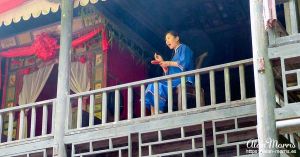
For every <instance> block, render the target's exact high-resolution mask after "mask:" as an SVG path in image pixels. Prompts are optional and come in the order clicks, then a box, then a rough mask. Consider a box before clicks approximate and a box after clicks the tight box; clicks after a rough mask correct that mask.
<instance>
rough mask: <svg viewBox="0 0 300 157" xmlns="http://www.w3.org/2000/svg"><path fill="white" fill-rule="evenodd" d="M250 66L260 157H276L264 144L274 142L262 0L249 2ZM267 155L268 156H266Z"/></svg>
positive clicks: (272, 92)
mask: <svg viewBox="0 0 300 157" xmlns="http://www.w3.org/2000/svg"><path fill="white" fill-rule="evenodd" d="M250 17H251V32H252V33H251V34H252V48H253V66H254V79H255V92H256V111H257V134H258V142H259V151H260V153H259V156H260V157H277V156H278V157H279V154H275V153H272V152H273V151H275V150H276V149H275V148H274V147H273V146H271V147H269V145H268V144H267V142H270V140H277V134H276V127H275V114H274V108H275V86H274V76H273V73H272V67H271V64H270V60H269V58H268V49H267V46H268V38H267V32H266V30H265V27H264V19H263V0H250ZM267 151H270V152H271V153H266V152H267Z"/></svg>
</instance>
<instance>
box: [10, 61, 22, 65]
mask: <svg viewBox="0 0 300 157" xmlns="http://www.w3.org/2000/svg"><path fill="white" fill-rule="evenodd" d="M11 64H12V65H20V64H22V63H21V62H20V61H18V60H12V61H11Z"/></svg>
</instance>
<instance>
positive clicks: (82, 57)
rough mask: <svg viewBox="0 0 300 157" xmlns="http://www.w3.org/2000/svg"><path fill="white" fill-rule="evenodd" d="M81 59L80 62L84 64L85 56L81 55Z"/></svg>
mask: <svg viewBox="0 0 300 157" xmlns="http://www.w3.org/2000/svg"><path fill="white" fill-rule="evenodd" d="M79 61H80V63H82V64H84V63H85V62H86V58H85V56H83V55H82V56H80V58H79Z"/></svg>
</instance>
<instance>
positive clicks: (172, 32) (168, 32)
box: [165, 30, 179, 37]
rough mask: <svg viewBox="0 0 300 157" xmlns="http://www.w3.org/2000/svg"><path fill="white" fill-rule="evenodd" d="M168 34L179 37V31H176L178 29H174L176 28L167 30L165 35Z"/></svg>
mask: <svg viewBox="0 0 300 157" xmlns="http://www.w3.org/2000/svg"><path fill="white" fill-rule="evenodd" d="M167 34H171V35H173V36H174V37H179V34H178V32H176V31H174V30H169V31H167V32H166V34H165V35H167Z"/></svg>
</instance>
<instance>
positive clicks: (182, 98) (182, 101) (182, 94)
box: [180, 76, 186, 110]
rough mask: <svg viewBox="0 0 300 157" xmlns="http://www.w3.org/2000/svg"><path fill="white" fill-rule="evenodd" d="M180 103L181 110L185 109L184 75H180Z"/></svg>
mask: <svg viewBox="0 0 300 157" xmlns="http://www.w3.org/2000/svg"><path fill="white" fill-rule="evenodd" d="M180 80H181V103H182V110H186V81H185V76H181V78H180Z"/></svg>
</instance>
